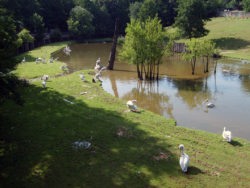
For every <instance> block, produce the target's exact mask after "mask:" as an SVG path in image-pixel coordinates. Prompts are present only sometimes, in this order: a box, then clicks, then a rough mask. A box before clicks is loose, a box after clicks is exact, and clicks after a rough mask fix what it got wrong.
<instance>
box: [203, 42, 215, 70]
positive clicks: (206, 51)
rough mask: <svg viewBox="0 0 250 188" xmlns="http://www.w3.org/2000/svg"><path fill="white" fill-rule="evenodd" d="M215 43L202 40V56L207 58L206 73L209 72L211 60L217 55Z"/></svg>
mask: <svg viewBox="0 0 250 188" xmlns="http://www.w3.org/2000/svg"><path fill="white" fill-rule="evenodd" d="M215 52H216V49H215V43H214V42H213V41H211V40H208V39H203V40H200V55H201V56H203V57H205V58H206V66H205V69H204V72H208V64H209V58H210V57H211V56H212V55H213V54H215Z"/></svg>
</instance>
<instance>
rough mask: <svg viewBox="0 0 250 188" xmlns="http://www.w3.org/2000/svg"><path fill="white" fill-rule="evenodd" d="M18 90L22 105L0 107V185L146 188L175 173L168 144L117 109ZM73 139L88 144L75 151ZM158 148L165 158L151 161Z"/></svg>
mask: <svg viewBox="0 0 250 188" xmlns="http://www.w3.org/2000/svg"><path fill="white" fill-rule="evenodd" d="M21 92H22V93H23V96H24V100H25V103H24V106H23V107H21V106H17V105H15V104H13V103H12V102H11V101H7V102H6V103H5V104H4V106H2V107H3V108H2V107H1V108H2V109H1V116H2V121H1V127H0V131H1V133H0V151H1V152H0V162H1V163H0V168H1V174H0V180H1V181H0V182H1V183H0V185H1V187H36V186H38V187H134V186H135V185H136V187H148V186H150V179H151V178H153V177H157V176H160V175H161V174H163V173H164V174H165V173H168V174H170V175H176V173H177V172H178V170H177V169H179V165H178V159H177V156H175V155H173V154H172V153H171V152H170V151H169V150H168V149H167V148H170V147H172V146H171V145H169V144H167V143H166V142H161V140H160V139H159V138H156V137H153V136H151V135H149V134H148V133H147V132H145V131H143V130H141V129H140V128H138V124H136V123H134V122H131V121H129V120H127V119H124V118H123V117H122V116H121V115H120V114H119V113H117V112H114V111H107V110H104V109H101V108H90V107H89V106H87V105H86V104H85V103H84V102H82V101H80V100H74V98H72V97H71V96H66V95H63V94H60V93H58V92H56V91H52V90H49V89H47V90H43V89H42V88H40V87H36V86H29V87H27V88H22V89H21ZM64 98H67V99H68V100H71V101H72V102H74V103H75V104H73V105H72V104H70V103H67V102H65V101H64V100H63V99H64ZM121 128H122V129H121ZM118 130H125V131H128V132H129V134H128V135H129V136H128V135H127V136H119V135H118V134H117V131H118ZM75 141H88V142H91V147H90V148H89V149H87V150H86V149H79V150H75V149H74V148H73V147H72V146H73V145H72V144H73V143H74V142H75ZM160 143H161V144H160ZM161 152H164V153H165V154H166V155H167V156H168V159H167V160H165V159H164V160H159V161H155V160H154V156H157V155H159V153H161ZM141 168H143V169H146V171H147V172H149V173H147V174H144V173H143V172H141ZM194 168H195V167H194ZM192 171H195V172H196V171H197V169H194V170H192V169H191V172H192ZM151 187H152V186H151Z"/></svg>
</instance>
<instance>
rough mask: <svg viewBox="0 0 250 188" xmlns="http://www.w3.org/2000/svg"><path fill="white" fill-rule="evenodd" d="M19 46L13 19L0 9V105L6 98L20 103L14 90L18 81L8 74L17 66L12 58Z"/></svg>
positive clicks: (4, 10)
mask: <svg viewBox="0 0 250 188" xmlns="http://www.w3.org/2000/svg"><path fill="white" fill-rule="evenodd" d="M20 44H21V43H20V40H18V37H17V35H16V26H15V21H14V19H13V17H12V16H11V15H10V14H9V13H8V12H7V10H6V9H3V8H0V59H1V61H0V91H1V92H0V103H2V102H3V101H4V99H6V98H11V99H13V100H14V101H16V102H17V103H18V104H20V102H21V101H20V96H19V94H18V92H17V90H16V88H17V85H18V80H17V78H16V77H15V76H14V75H13V74H11V73H9V72H10V71H11V70H12V69H14V67H15V65H16V64H17V61H16V59H15V58H14V57H15V53H16V49H17V47H19V46H20Z"/></svg>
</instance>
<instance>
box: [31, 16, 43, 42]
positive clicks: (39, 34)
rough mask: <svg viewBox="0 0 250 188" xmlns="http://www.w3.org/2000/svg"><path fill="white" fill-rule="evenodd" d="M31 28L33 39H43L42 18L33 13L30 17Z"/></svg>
mask: <svg viewBox="0 0 250 188" xmlns="http://www.w3.org/2000/svg"><path fill="white" fill-rule="evenodd" d="M30 22H31V28H32V31H34V33H35V39H36V40H37V41H41V40H42V39H43V37H44V32H45V24H44V22H43V17H42V16H40V15H39V14H37V13H34V14H33V16H32V17H31V21H30Z"/></svg>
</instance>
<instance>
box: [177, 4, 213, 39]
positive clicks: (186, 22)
mask: <svg viewBox="0 0 250 188" xmlns="http://www.w3.org/2000/svg"><path fill="white" fill-rule="evenodd" d="M177 11H178V15H177V17H176V19H175V26H177V27H178V28H179V29H180V30H181V32H182V33H183V35H184V36H185V37H188V38H189V39H191V38H193V37H195V38H197V37H202V36H205V35H207V33H208V30H207V29H205V28H204V25H205V22H206V21H208V20H209V18H208V16H207V12H206V9H205V4H204V1H203V0H179V1H178V8H177Z"/></svg>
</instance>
